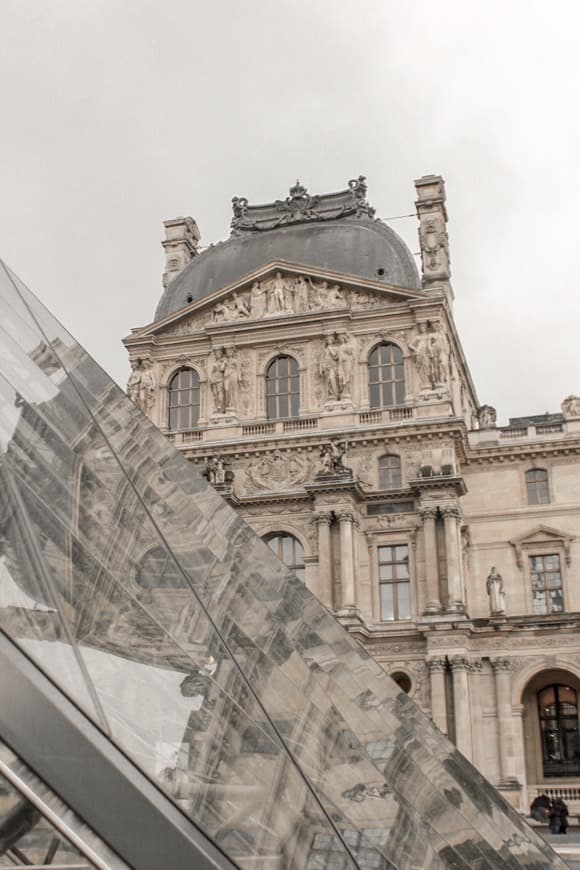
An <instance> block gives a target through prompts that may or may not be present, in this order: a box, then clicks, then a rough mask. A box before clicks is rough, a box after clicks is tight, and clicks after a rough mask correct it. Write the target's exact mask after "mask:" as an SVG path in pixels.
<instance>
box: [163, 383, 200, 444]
mask: <svg viewBox="0 0 580 870" xmlns="http://www.w3.org/2000/svg"><path fill="white" fill-rule="evenodd" d="M199 407H200V388H199V375H198V373H197V372H196V371H195V369H179V371H178V372H176V373H175V374H174V375H173V377H172V378H171V380H170V381H169V428H170V430H172V431H174V430H176V429H177V430H179V429H193V428H194V426H197V423H198V422H199Z"/></svg>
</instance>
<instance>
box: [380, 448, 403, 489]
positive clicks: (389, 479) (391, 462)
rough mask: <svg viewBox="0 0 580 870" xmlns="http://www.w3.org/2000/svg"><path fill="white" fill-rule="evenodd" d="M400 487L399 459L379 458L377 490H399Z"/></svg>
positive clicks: (394, 457) (397, 457) (392, 456)
mask: <svg viewBox="0 0 580 870" xmlns="http://www.w3.org/2000/svg"><path fill="white" fill-rule="evenodd" d="M401 485H402V483H401V457H400V456H394V455H391V456H381V458H380V459H379V489H400V488H401Z"/></svg>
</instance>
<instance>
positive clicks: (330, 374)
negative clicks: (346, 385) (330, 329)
mask: <svg viewBox="0 0 580 870" xmlns="http://www.w3.org/2000/svg"><path fill="white" fill-rule="evenodd" d="M318 370H319V372H320V374H321V376H322V377H323V378H324V380H325V381H326V390H327V394H328V399H329V400H336V399H338V396H339V391H338V345H337V344H336V342H335V337H334V335H327V336H326V347H325V348H324V350H323V351H322V353H321V355H320V363H319V366H318Z"/></svg>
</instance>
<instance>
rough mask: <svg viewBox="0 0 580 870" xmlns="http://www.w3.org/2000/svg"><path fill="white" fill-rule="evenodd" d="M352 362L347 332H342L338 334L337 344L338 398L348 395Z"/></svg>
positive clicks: (351, 347)
mask: <svg viewBox="0 0 580 870" xmlns="http://www.w3.org/2000/svg"><path fill="white" fill-rule="evenodd" d="M353 364H354V348H353V346H352V343H351V341H350V339H349V336H348V334H347V333H346V332H343V333H341V334H340V335H339V336H338V346H337V385H338V396H339V398H340V399H343V398H345V397H347V396H350V384H351V380H352V367H353Z"/></svg>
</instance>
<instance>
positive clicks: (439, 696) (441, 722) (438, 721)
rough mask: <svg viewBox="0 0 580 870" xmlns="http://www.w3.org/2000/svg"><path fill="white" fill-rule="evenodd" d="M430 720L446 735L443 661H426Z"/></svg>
mask: <svg viewBox="0 0 580 870" xmlns="http://www.w3.org/2000/svg"><path fill="white" fill-rule="evenodd" d="M427 668H428V670H429V689H430V694H431V718H432V719H433V722H434V723H435V725H437V727H438V728H439V730H440V731H441V732H442V733H443V734H447V700H446V695H445V669H446V663H445V659H444V658H441V659H428V660H427Z"/></svg>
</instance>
